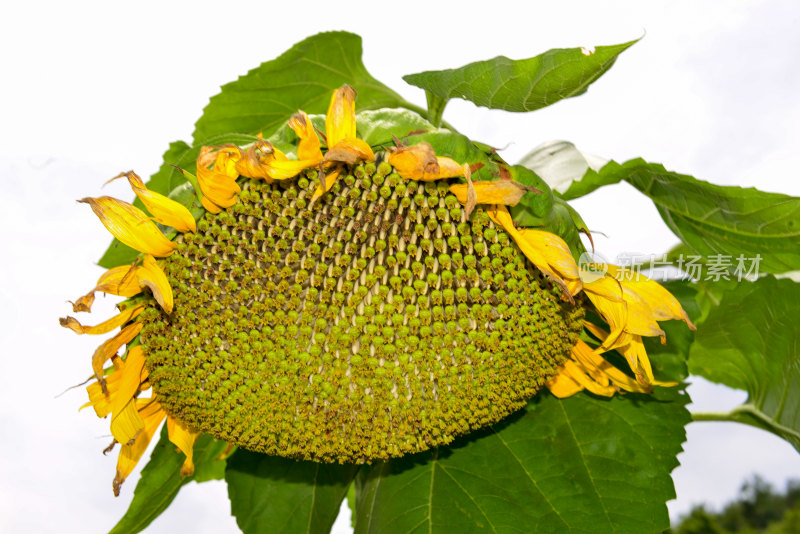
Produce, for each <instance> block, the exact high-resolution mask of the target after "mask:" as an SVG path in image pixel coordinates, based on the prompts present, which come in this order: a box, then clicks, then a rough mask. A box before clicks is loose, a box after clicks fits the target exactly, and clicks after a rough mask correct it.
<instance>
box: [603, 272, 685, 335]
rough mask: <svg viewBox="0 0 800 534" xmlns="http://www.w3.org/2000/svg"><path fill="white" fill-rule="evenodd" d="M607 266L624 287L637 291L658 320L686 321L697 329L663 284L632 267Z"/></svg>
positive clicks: (627, 289)
mask: <svg viewBox="0 0 800 534" xmlns="http://www.w3.org/2000/svg"><path fill="white" fill-rule="evenodd" d="M607 268H608V274H610V275H611V276H613V277H614V278H616V279H617V280H619V282H620V283H621V284H622V287H623V289H625V290H626V291H632V292H634V293H636V294H637V295H638V296H639V297H640V298H641V299H642V300H643V301H644V302H646V303H647V305H648V307H649V308H650V311H651V312H652V317H653V318H654V319H655V320H656V321H666V320H669V319H677V320H679V321H684V322H685V323H686V324H687V325H688V326H689V328H691V329H692V330H696V327H695V326H694V324H692V321H691V320H690V319H689V315H688V314H687V313H686V311H685V310H684V309H683V307H682V306H681V304H680V302H678V299H676V298H675V297H674V296H673V295H672V293H670V292H669V291H667V290H666V289H665V288H664V287H663V286H662V285H661V284H659V283H658V282H656V281H655V280H651V279H650V278H647V277H646V276H644V275H642V274H639V273H638V272H635V271H632V270H630V269H625V268H623V267H617V266H616V265H607Z"/></svg>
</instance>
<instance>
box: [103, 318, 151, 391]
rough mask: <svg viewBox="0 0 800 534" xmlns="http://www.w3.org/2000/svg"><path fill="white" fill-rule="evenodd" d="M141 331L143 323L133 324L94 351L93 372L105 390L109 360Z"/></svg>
mask: <svg viewBox="0 0 800 534" xmlns="http://www.w3.org/2000/svg"><path fill="white" fill-rule="evenodd" d="M141 329H142V323H131V324H129V325H128V326H126V327H125V328H123V329H122V331H120V333H119V334H117V335H116V336H114V337H112V338H111V339H107V340H106V341H105V342H103V344H102V345H100V346H99V347H97V350H95V351H94V355H93V356H92V370H93V371H94V375H95V377H96V378H97V381H98V382H99V383H100V385H101V387H103V389H105V378H104V377H103V366H104V365H105V363H106V362H107V361H108V360H109V359H111V357H112V356H114V355H115V354H116V353H117V351H118V350H119V348H120V347H121V346H122V345H124V344H126V343H129V342H130V341H131V340H132V339H133V338H135V337H136V336H137V335H138V334H139V331H141Z"/></svg>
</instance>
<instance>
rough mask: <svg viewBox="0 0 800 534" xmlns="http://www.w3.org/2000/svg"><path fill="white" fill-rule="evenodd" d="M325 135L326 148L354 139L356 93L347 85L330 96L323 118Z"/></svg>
mask: <svg viewBox="0 0 800 534" xmlns="http://www.w3.org/2000/svg"><path fill="white" fill-rule="evenodd" d="M325 135H326V137H327V138H328V147H333V146H336V145H337V144H338V143H339V142H340V141H343V140H345V139H355V137H356V91H355V89H353V88H352V87H350V86H349V85H343V86H341V87H340V88H339V89H337V90H336V91H334V93H333V95H332V96H331V103H330V105H329V106H328V114H327V115H326V116H325Z"/></svg>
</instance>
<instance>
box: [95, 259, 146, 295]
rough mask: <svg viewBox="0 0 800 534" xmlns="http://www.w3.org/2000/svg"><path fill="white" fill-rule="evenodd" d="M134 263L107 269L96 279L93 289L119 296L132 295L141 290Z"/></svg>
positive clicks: (136, 267)
mask: <svg viewBox="0 0 800 534" xmlns="http://www.w3.org/2000/svg"><path fill="white" fill-rule="evenodd" d="M137 269H138V266H136V265H121V266H119V267H114V268H112V269H109V270H108V271H106V272H105V273H103V275H102V276H101V277H100V278H99V279H98V280H97V286H96V287H95V288H94V290H95V291H102V292H103V293H108V294H110V295H118V296H120V297H133V296H134V295H138V294H139V293H141V292H142V288H141V286H139V282H138V279H137V277H136V271H137Z"/></svg>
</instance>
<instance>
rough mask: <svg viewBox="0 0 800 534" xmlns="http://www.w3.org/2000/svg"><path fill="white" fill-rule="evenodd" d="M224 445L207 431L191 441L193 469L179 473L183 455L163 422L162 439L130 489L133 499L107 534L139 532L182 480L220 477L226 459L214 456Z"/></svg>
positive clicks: (204, 479) (157, 514) (158, 512)
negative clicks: (186, 472)
mask: <svg viewBox="0 0 800 534" xmlns="http://www.w3.org/2000/svg"><path fill="white" fill-rule="evenodd" d="M226 446H227V443H225V442H223V441H217V440H215V439H213V438H212V437H211V436H209V435H207V434H203V435H201V436H200V437H199V438H197V442H196V443H195V445H194V464H195V473H194V475H192V476H190V477H181V474H180V471H181V465H182V464H183V460H184V458H185V457H184V455H183V453H181V452H178V451H177V448H176V447H175V445H173V444H172V443H171V442H170V441H169V437H168V436H167V426H166V425H164V428H163V429H162V431H161V439H159V441H158V443H157V444H156V446H155V448H154V449H153V454H152V455H151V456H150V461H149V462H147V465H146V466H144V469H142V474H141V477H140V478H139V482H138V483H137V484H136V489H135V490H134V492H133V501H131V504H130V506H129V507H128V511H127V512H125V515H124V516H122V519H120V520H119V523H117V524H116V526H115V527H114V528H113V529H111V533H110V534H135V533H136V532H141V531H142V530H144V528H145V527H147V525H149V524H150V523H151V522H152V521H153V520H154V519H155V518H156V517H158V516H159V515H161V512H163V511H164V510H166V509H167V507H168V506H169V505H170V503H171V502H172V500H173V499H174V498H175V496H176V495H178V491H179V490H180V489H181V486H183V485H184V484H188V483H189V482H191V481H193V480H194V481H196V482H205V481H208V480H219V479H221V478H222V477H223V474H224V472H225V461H224V460H217V458H218V457H219V456H220V454H222V452H223V451H224V450H225V447H226Z"/></svg>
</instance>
